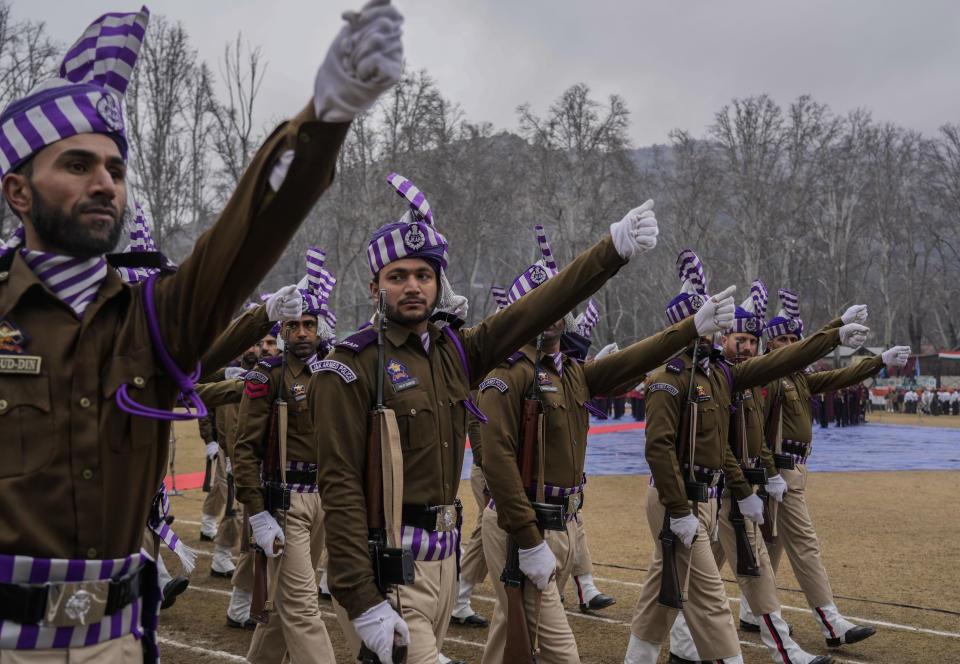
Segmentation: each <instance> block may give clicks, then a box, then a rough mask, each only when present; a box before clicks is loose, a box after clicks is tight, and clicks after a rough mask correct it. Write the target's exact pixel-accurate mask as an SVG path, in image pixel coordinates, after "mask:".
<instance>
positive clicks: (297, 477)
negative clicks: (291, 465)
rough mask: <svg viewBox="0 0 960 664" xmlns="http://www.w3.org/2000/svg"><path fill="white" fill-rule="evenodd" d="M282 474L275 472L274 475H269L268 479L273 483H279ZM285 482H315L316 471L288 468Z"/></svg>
mask: <svg viewBox="0 0 960 664" xmlns="http://www.w3.org/2000/svg"><path fill="white" fill-rule="evenodd" d="M282 480H283V476H282V475H280V473H277V475H276V477H274V476H272V475H271V476H269V481H270V482H273V483H275V484H281V483H282ZM286 483H287V484H316V483H317V473H316V471H312V472H311V471H309V470H288V471H287V482H286Z"/></svg>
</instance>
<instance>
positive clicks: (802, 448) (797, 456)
mask: <svg viewBox="0 0 960 664" xmlns="http://www.w3.org/2000/svg"><path fill="white" fill-rule="evenodd" d="M788 448H791V449H788ZM782 449H783V453H784V454H786V455H788V456H790V457H792V458H793V461H794V463H806V462H807V459H809V458H810V451H811V450H812V449H813V443H809V442H806V443H805V442H801V441H799V440H791V439H789V438H784V439H783V448H782Z"/></svg>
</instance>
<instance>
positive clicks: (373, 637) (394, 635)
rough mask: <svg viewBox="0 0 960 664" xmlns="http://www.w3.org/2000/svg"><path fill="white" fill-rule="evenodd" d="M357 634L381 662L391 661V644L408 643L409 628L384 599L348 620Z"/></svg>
mask: <svg viewBox="0 0 960 664" xmlns="http://www.w3.org/2000/svg"><path fill="white" fill-rule="evenodd" d="M350 622H351V623H353V629H354V630H356V632H357V636H359V637H360V640H361V641H363V642H364V644H366V646H367V647H368V648H370V650H372V651H373V652H375V653H376V654H377V658H378V659H379V660H380V661H381V662H392V661H393V644H394V642H395V641H396V644H397V645H404V646H405V645H408V644H409V643H410V630H409V629H408V628H407V623H405V622H404V621H403V618H401V617H400V614H398V613H397V612H396V611H394V610H393V607H392V606H390V604H389V603H388V602H387V601H386V600H384V601H382V602H380V603H379V604H376V605H374V606H371V607H370V608H369V609H367V610H366V611H364V612H363V613H361V614H360V615H359V616H357V617H356V618H354V619H353V620H351V621H350Z"/></svg>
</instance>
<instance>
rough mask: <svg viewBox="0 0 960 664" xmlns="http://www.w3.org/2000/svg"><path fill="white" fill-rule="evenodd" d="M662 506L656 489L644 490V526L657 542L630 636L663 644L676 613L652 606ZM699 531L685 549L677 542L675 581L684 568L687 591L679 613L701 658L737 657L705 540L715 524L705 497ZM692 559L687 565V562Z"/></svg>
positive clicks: (713, 504) (659, 569)
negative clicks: (683, 618) (645, 516)
mask: <svg viewBox="0 0 960 664" xmlns="http://www.w3.org/2000/svg"><path fill="white" fill-rule="evenodd" d="M663 515H664V507H663V505H661V504H660V494H659V493H658V492H657V489H656V487H649V488H648V489H647V523H648V525H649V526H650V532H651V534H652V535H653V538H654V540H655V541H656V542H657V544H656V547H655V548H654V550H653V557H652V558H651V560H650V571H649V572H648V573H647V578H646V579H644V582H643V588H641V589H640V599H638V600H637V608H636V611H635V613H634V616H633V624H632V625H631V632H632V633H633V635H634V636H636V637H637V638H639V639H643V640H644V641H650V642H652V643H663V641H664V640H665V639H666V637H667V634H668V633H669V632H670V627H671V626H672V625H673V621H674V619H675V618H676V616H677V611H676V609H668V608H666V607H664V606H661V605H660V604H659V603H658V602H657V598H658V596H659V593H660V583H661V579H662V574H663V551H662V550H661V548H660V542H659V540H658V536H659V534H660V529H661V528H662V527H663ZM699 517H700V531H699V532H698V533H697V538H696V539H695V540H694V542H693V546H692V547H691V548H690V549H688V548H687V547H685V546H684V545H683V543H682V542H679V541H678V542H677V546H676V565H677V577H678V578H679V580H680V586H681V588H682V587H683V582H684V578H685V576H686V573H687V566H688V564H692V567H691V570H690V588H689V592H688V593H687V600H686V602H685V603H684V606H683V613H684V616H685V617H686V619H687V624H688V625H689V626H690V633H691V635H692V636H693V642H694V643H695V644H696V646H697V652H699V653H700V657H702V658H703V659H709V660H715V659H725V658H727V657H734V656H736V655H738V654H739V653H740V643H739V638H738V637H737V630H736V628H735V627H734V625H733V617H732V616H731V614H730V606H729V604H728V603H727V593H726V590H725V589H724V587H723V581H722V580H721V578H720V571H719V570H718V569H717V562H716V560H715V559H714V556H713V551H712V549H711V547H710V536H711V533H713V527H714V525H715V524H716V522H717V501H716V499H711V500H710V501H709V502H707V503H701V504H700V506H699ZM691 561H692V562H691Z"/></svg>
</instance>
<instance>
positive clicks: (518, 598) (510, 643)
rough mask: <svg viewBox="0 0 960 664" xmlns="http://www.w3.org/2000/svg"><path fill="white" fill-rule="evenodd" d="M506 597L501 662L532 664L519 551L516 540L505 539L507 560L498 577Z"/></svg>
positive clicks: (531, 648)
mask: <svg viewBox="0 0 960 664" xmlns="http://www.w3.org/2000/svg"><path fill="white" fill-rule="evenodd" d="M500 580H501V581H503V589H504V591H506V595H507V634H506V638H505V642H504V644H503V661H504V662H511V663H512V662H516V663H517V664H533V662H534V659H533V645H532V644H531V642H530V632H529V630H528V629H527V611H526V609H525V608H524V605H523V584H524V577H523V572H521V571H520V549H519V547H518V545H517V542H516V540H514V539H513V538H512V537H508V538H507V560H506V564H505V565H504V568H503V574H501V575H500Z"/></svg>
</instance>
